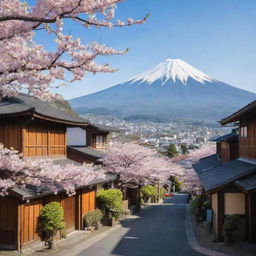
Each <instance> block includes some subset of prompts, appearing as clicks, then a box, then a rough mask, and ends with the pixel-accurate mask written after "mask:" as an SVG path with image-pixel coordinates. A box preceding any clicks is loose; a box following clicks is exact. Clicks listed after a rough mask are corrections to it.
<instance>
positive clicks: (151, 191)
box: [140, 185, 157, 201]
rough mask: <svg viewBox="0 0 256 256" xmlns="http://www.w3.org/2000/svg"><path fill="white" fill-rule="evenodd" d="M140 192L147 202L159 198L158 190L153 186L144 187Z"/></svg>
mask: <svg viewBox="0 0 256 256" xmlns="http://www.w3.org/2000/svg"><path fill="white" fill-rule="evenodd" d="M140 192H141V193H142V197H143V199H144V200H145V201H147V200H148V199H149V198H151V199H153V200H154V198H155V197H156V196H157V189H156V188H155V187H154V186H152V185H147V186H144V187H142V188H141V189H140Z"/></svg>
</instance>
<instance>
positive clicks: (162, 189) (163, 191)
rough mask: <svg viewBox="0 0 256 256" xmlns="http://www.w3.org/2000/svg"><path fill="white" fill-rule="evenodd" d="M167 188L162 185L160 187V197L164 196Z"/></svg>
mask: <svg viewBox="0 0 256 256" xmlns="http://www.w3.org/2000/svg"><path fill="white" fill-rule="evenodd" d="M166 192H167V190H166V189H165V188H163V187H161V188H160V198H164V197H165V194H166Z"/></svg>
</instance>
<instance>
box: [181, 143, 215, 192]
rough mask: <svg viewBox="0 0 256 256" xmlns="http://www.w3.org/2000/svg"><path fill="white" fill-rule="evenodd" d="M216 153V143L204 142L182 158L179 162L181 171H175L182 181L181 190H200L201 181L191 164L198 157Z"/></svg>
mask: <svg viewBox="0 0 256 256" xmlns="http://www.w3.org/2000/svg"><path fill="white" fill-rule="evenodd" d="M213 154H216V145H215V144H214V143H209V144H205V145H204V146H202V147H201V148H200V149H196V150H193V151H191V152H190V153H189V155H188V156H187V157H186V158H185V159H182V160H181V161H180V162H177V161H176V163H179V164H180V165H181V166H182V169H183V170H182V171H180V172H178V173H176V175H177V176H178V177H179V180H180V181H181V182H182V183H183V184H182V190H183V191H187V192H190V193H197V192H198V191H200V190H201V186H202V185H201V182H200V180H199V178H198V176H197V174H196V172H195V171H194V169H193V167H192V164H193V163H195V162H197V161H198V160H199V159H201V158H204V157H207V156H210V155H213Z"/></svg>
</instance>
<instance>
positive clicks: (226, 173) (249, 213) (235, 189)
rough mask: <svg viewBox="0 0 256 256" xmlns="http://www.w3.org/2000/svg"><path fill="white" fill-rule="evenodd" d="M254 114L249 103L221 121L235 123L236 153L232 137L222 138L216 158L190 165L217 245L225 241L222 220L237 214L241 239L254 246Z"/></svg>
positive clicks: (255, 157) (255, 145)
mask: <svg viewBox="0 0 256 256" xmlns="http://www.w3.org/2000/svg"><path fill="white" fill-rule="evenodd" d="M255 113H256V102H252V103H251V104H249V105H247V106H246V107H244V108H242V109H240V110H239V111H237V112H236V113H234V114H232V115H230V116H229V117H227V118H224V119H223V120H221V124H222V125H226V124H230V123H235V125H236V126H237V125H238V126H239V136H238V144H236V143H235V145H237V146H238V150H237V148H236V146H230V145H231V144H230V139H231V142H232V143H234V137H232V136H231V135H229V136H226V137H225V136H224V140H223V141H224V142H225V144H226V145H225V147H222V146H218V143H222V140H221V142H220V141H219V140H217V154H216V155H212V156H209V157H207V158H203V159H200V160H199V161H198V162H197V163H196V164H194V165H193V167H194V169H195V171H196V172H197V174H198V177H199V179H200V181H201V182H202V184H203V187H204V189H205V191H206V192H207V193H208V195H209V196H210V198H211V203H212V210H213V230H214V233H215V234H216V237H217V239H218V240H219V241H223V239H224V233H223V224H224V222H225V217H226V216H227V215H230V214H238V215H240V219H241V220H242V221H241V223H242V224H241V226H240V228H239V232H240V237H244V238H245V239H247V240H249V241H251V242H256V215H255V213H256V176H255V173H256V133H255V127H256V114H255ZM227 144H228V145H227ZM227 149H228V150H227ZM222 150H224V151H222ZM237 152H238V155H237ZM236 155H237V157H236V159H235V156H236Z"/></svg>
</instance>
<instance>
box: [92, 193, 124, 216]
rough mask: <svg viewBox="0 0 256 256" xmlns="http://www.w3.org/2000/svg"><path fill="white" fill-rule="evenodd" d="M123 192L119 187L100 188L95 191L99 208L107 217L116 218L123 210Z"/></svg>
mask: <svg viewBox="0 0 256 256" xmlns="http://www.w3.org/2000/svg"><path fill="white" fill-rule="evenodd" d="M122 199H123V193H122V192H121V191H120V190H119V189H108V190H100V191H99V192H98V193H97V201H98V203H99V208H100V209H101V210H102V212H103V214H104V216H105V217H106V218H107V219H113V218H115V219H116V220H118V219H119V218H120V216H121V214H122V213H123V212H124V211H123V207H122Z"/></svg>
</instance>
